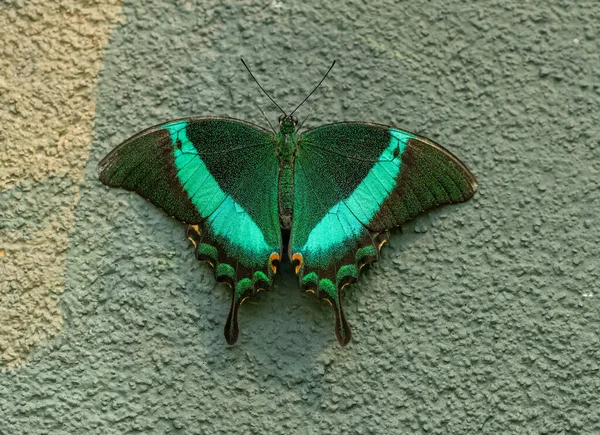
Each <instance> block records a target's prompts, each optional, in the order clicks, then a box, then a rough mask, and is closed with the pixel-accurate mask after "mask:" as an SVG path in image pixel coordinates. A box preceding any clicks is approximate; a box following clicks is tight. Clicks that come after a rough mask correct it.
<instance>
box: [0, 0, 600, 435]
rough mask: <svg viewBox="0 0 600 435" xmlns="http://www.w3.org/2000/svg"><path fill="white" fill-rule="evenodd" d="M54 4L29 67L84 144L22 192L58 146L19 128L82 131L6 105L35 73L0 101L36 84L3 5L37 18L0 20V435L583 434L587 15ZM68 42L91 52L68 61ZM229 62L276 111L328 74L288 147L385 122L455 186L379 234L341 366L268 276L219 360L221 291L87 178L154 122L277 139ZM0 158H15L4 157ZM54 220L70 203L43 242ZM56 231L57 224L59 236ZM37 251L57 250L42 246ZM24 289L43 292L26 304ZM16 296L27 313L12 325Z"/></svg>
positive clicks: (158, 229) (594, 170) (187, 251)
mask: <svg viewBox="0 0 600 435" xmlns="http://www.w3.org/2000/svg"><path fill="white" fill-rule="evenodd" d="M550 3H555V4H552V5H551V4H550ZM32 5H33V6H32ZM60 5H61V6H59V11H62V12H61V13H63V14H64V15H65V17H67V18H66V21H67V22H69V19H68V17H69V16H73V17H86V20H85V23H84V24H82V25H80V26H75V28H76V29H79V30H78V32H79V33H78V32H74V33H73V34H70V33H69V34H67V35H65V38H66V40H65V39H64V38H62V37H58V36H60V35H61V33H60V32H61V30H60V29H61V24H60V22H59V21H55V22H53V21H52V20H50V21H49V22H48V27H47V28H46V30H45V32H48V33H47V34H46V33H42V38H41V39H42V40H41V41H40V42H39V43H37V45H35V47H34V49H35V50H43V48H44V43H49V42H52V41H54V42H52V43H58V42H59V41H62V43H64V41H67V43H65V45H64V48H63V49H62V50H61V53H68V54H69V56H66V59H64V60H60V59H59V60H58V61H57V62H58V64H57V65H58V66H56V67H55V68H56V69H58V70H61V69H60V66H61V65H63V66H66V65H70V66H71V67H72V68H74V70H73V71H74V72H73V74H72V75H71V74H69V75H68V77H70V78H73V77H79V76H77V73H79V74H81V77H83V78H86V80H83V81H82V83H83V84H82V85H81V86H83V90H81V89H79V88H78V87H77V86H74V87H73V91H72V92H73V95H77V92H78V91H79V92H84V91H85V92H88V94H86V95H89V98H91V100H90V101H91V103H90V104H92V105H91V106H89V105H88V106H86V107H87V108H88V109H89V108H90V107H91V108H92V109H93V113H95V122H93V121H94V118H93V117H91V118H90V121H89V129H88V131H89V137H90V139H89V142H91V145H90V143H89V142H88V143H86V146H85V147H84V148H83V151H81V149H80V148H76V147H71V148H69V146H70V144H71V141H70V140H67V141H66V142H65V141H64V140H63V142H64V143H63V148H59V151H60V152H61V153H62V154H59V155H60V156H62V160H61V161H60V162H59V163H60V164H59V163H56V165H58V166H57V167H60V168H62V169H61V170H60V171H59V170H57V171H54V172H52V171H47V176H44V177H38V178H36V177H35V175H31V176H28V175H27V174H35V172H36V165H35V162H36V161H38V160H39V159H41V157H39V159H38V160H36V158H38V157H36V156H43V155H46V152H47V148H48V147H52V146H53V144H55V143H56V141H60V140H61V138H62V136H61V135H60V130H57V128H54V127H52V124H50V126H51V127H52V128H49V130H48V131H51V132H53V133H54V134H56V132H57V131H59V133H58V136H57V137H53V139H51V140H47V143H42V145H44V146H45V148H44V146H41V145H39V143H38V142H32V141H33V140H34V139H35V137H33V138H29V136H28V134H29V133H28V132H30V131H31V129H35V127H36V125H38V124H36V123H34V122H32V121H31V117H32V116H33V117H35V116H42V115H43V116H44V117H45V118H48V119H56V118H57V117H59V118H60V119H65V117H66V119H68V122H65V125H67V126H70V125H73V124H74V123H76V122H78V121H77V120H78V118H77V116H78V113H79V114H80V113H81V109H80V108H79V106H77V105H76V104H74V103H73V101H74V100H73V98H74V97H69V98H65V99H64V100H63V101H60V102H59V103H57V104H58V107H59V108H60V110H57V111H52V110H50V109H45V108H44V106H42V107H40V106H39V104H35V102H36V101H37V100H36V99H39V98H40V97H39V95H38V92H33V91H31V88H27V86H28V83H30V84H31V86H34V85H35V86H37V88H35V89H45V88H46V87H47V86H46V87H45V86H44V83H45V82H44V80H45V77H46V76H45V74H43V71H44V70H43V68H42V69H41V72H40V73H39V74H37V75H35V74H34V75H33V76H31V77H32V78H30V79H27V80H26V79H23V80H22V83H20V84H19V86H17V84H13V83H12V82H10V81H7V80H8V78H9V77H14V74H17V75H18V74H24V71H25V72H27V71H29V70H28V69H27V68H29V69H30V70H32V71H37V70H36V68H37V66H36V65H38V63H36V59H37V57H36V56H32V55H27V56H25V55H21V51H20V50H19V47H20V45H19V44H25V43H26V41H28V40H31V38H32V36H31V35H29V36H28V35H27V31H28V30H27V29H30V28H33V27H35V26H36V25H37V24H36V23H39V20H40V19H38V20H35V19H33V18H29V15H28V14H29V12H27V10H26V8H28V7H33V8H34V9H35V10H36V11H38V12H39V13H40V14H41V15H40V16H41V17H46V18H42V19H46V20H48V17H51V16H52V15H51V14H50V12H51V11H52V10H54V9H48V10H46V9H45V8H54V7H55V6H53V5H52V6H49V5H48V4H46V3H42V2H31V3H29V4H27V5H20V4H18V2H9V3H8V4H5V5H3V6H0V13H1V15H2V17H3V19H4V20H5V21H6V22H7V23H15V22H17V23H19V25H15V26H13V27H6V26H5V28H6V29H8V30H10V32H12V33H9V36H10V38H11V41H13V42H11V44H10V45H9V44H7V45H6V46H5V48H4V50H5V51H4V53H5V54H6V53H7V52H9V51H10V52H11V53H13V55H14V56H13V57H12V58H10V57H9V58H8V60H6V59H7V58H6V56H4V59H5V60H4V61H3V62H5V64H6V63H7V62H8V68H12V69H11V70H10V71H13V72H14V74H12V73H11V74H12V75H10V74H8V72H6V71H7V70H6V69H5V73H4V74H5V75H4V76H3V81H2V82H0V85H2V86H5V87H9V88H10V89H12V91H13V94H12V95H13V96H12V97H11V98H13V99H15V101H16V102H11V101H12V100H9V99H8V98H5V97H0V98H4V99H2V100H0V101H2V110H3V111H6V116H5V115H3V116H5V117H4V118H3V122H2V126H1V127H0V133H1V135H0V157H2V161H3V162H7V161H10V162H12V163H11V165H12V166H10V168H12V169H11V171H12V172H10V175H8V176H7V175H5V176H4V178H1V177H0V181H1V180H4V183H3V184H1V185H0V213H1V214H2V219H1V221H0V267H2V269H0V295H1V296H2V298H1V299H0V302H1V304H2V305H1V310H0V314H1V315H2V318H0V323H1V324H2V329H0V334H1V335H0V352H1V353H2V355H3V359H2V360H0V364H1V365H0V367H2V369H3V370H2V372H1V373H0V434H10V435H12V434H44V433H49V434H124V433H151V434H163V433H169V434H171V433H172V434H196V433H197V434H200V433H202V434H205V433H286V434H288V433H302V434H304V433H365V434H366V433H434V434H447V433H485V434H498V433H506V434H515V433H531V434H538V433H548V434H554V433H564V434H567V433H568V434H579V433H584V434H594V433H600V398H599V397H600V395H599V393H598V392H599V391H600V370H599V359H600V337H599V326H598V325H599V320H600V285H599V284H598V282H599V278H600V217H599V216H600V213H599V212H600V141H599V139H598V138H599V137H600V127H599V126H600V111H599V110H598V107H599V104H600V87H599V81H598V70H599V69H600V50H599V49H598V47H599V45H598V44H599V42H600V35H599V34H598V26H597V23H598V20H600V3H596V2H576V1H565V2H560V3H559V2H541V1H540V2H528V3H526V4H524V5H523V4H521V2H514V3H513V2H508V3H507V2H505V1H500V0H498V1H481V2H470V1H450V2H447V1H438V0H434V1H432V2H427V3H423V2H420V1H419V2H416V1H411V2H393V1H391V0H386V1H384V0H379V1H374V2H369V4H368V5H365V4H364V2H362V1H355V2H338V1H336V2H327V3H323V2H316V1H310V2H291V1H285V2H283V1H272V2H269V1H265V2H256V3H251V2H233V1H232V2H228V4H227V5H223V4H221V2H217V1H203V2H192V1H178V2H173V3H171V2H164V1H159V0H152V1H146V2H134V1H124V2H123V5H122V9H121V5H119V4H118V3H115V4H114V5H113V6H112V8H114V9H113V10H112V11H113V12H111V13H110V14H109V13H107V12H106V11H107V9H106V8H107V7H108V6H107V5H106V3H105V2H102V4H98V5H95V6H94V5H93V4H92V5H91V6H89V7H87V8H85V10H80V9H78V8H73V7H71V9H70V6H68V4H67V3H66V2H65V3H60ZM61 8H62V9H61ZM49 11H50V12H49ZM55 12H56V11H55ZM44 14H45V15H44ZM49 14H50V15H49ZM19 20H20V21H19ZM53 26H54V27H53ZM86 26H87V27H86ZM94 26H99V27H98V28H96V27H94ZM113 26H114V27H113ZM100 27H101V29H102V32H105V33H103V34H105V35H107V37H108V35H109V34H110V31H112V34H111V35H110V38H109V39H108V40H107V44H106V45H105V46H103V45H102V44H101V43H99V42H95V43H92V42H91V41H92V38H94V35H98V34H99V33H98V32H100V30H99V28H100ZM82 29H83V30H82ZM86 29H89V30H86ZM92 30H94V31H92ZM53 32H54V33H53ZM57 35H58V36H57ZM86 35H87V36H86ZM28 38H29V39H28ZM69 38H71V39H69ZM86 38H88V39H86ZM48 41H49V42H48ZM69 41H70V42H69ZM88 43H89V47H90V48H93V49H94V50H93V51H92V52H86V51H77V47H80V48H81V47H87V45H86V44H88ZM78 44H79V45H78ZM72 53H75V54H72ZM240 56H243V57H244V58H245V59H246V60H247V61H248V63H249V64H250V65H251V66H252V68H253V70H254V72H255V73H256V74H257V76H258V77H259V79H260V80H261V81H262V82H263V84H264V86H265V87H266V88H267V89H270V90H273V94H274V97H275V99H276V100H277V101H278V102H279V104H280V105H282V106H283V107H284V108H289V107H292V106H294V105H295V104H297V103H298V102H299V101H301V99H302V98H304V96H305V95H306V93H307V92H308V91H309V90H310V89H311V87H312V86H313V85H314V84H315V83H316V82H317V81H318V80H319V79H320V77H321V74H322V73H323V71H324V70H325V69H326V68H327V66H328V65H329V64H330V62H331V61H332V59H337V60H338V64H337V65H336V67H335V69H334V70H333V71H332V74H331V75H330V78H329V79H328V80H327V81H326V82H325V83H324V85H323V87H322V88H321V89H320V91H319V92H318V96H316V97H315V98H313V99H311V100H310V102H309V104H308V105H307V106H305V107H303V109H302V110H301V112H302V113H299V116H300V117H302V115H306V114H307V113H308V112H309V110H311V109H312V110H313V114H312V116H311V117H310V119H309V121H308V122H307V126H308V127H311V126H316V125H319V124H321V123H328V122H334V121H341V120H364V121H373V122H380V123H386V124H391V125H395V126H398V127H401V128H405V129H407V130H410V131H415V132H418V133H421V134H424V135H426V136H428V137H431V138H432V139H434V140H436V141H438V142H439V143H441V144H443V145H444V146H446V147H448V148H449V149H450V150H452V151H453V152H454V153H456V154H457V155H458V156H459V157H461V158H462V159H463V160H464V161H465V163H467V165H469V167H470V168H471V169H472V170H473V172H474V173H475V174H476V175H477V177H478V180H479V185H480V191H479V193H478V194H477V195H476V197H475V198H474V199H473V200H472V201H470V202H468V203H465V204H461V205H458V206H452V207H445V208H442V209H439V210H435V211H432V212H430V213H427V214H426V215H424V216H422V217H420V218H418V219H417V220H416V221H414V222H412V223H410V224H409V225H406V226H405V227H404V231H403V233H400V232H399V231H397V232H395V233H394V235H393V237H392V239H391V243H390V244H389V245H388V246H386V248H385V249H384V256H383V259H382V260H381V261H380V262H379V263H377V264H376V265H375V266H374V267H372V268H371V270H370V271H369V272H368V273H366V274H365V275H364V276H363V277H362V279H361V281H360V283H359V284H358V285H355V286H353V287H351V288H350V289H349V290H348V291H347V296H346V299H345V307H346V315H347V317H348V321H349V322H350V324H351V326H352V328H353V333H354V339H353V341H352V343H351V344H350V345H349V346H347V347H345V348H340V347H339V346H338V345H337V343H336V341H335V336H334V334H333V313H332V311H331V308H330V307H329V306H328V305H327V304H325V303H319V302H318V301H317V300H316V298H315V297H314V296H312V295H308V294H300V293H299V292H298V291H297V289H296V283H295V278H294V275H293V272H292V270H291V268H288V269H284V273H283V274H282V275H281V276H279V277H278V279H277V281H276V285H275V288H274V291H273V292H270V293H263V294H261V296H260V297H259V298H257V299H256V298H255V299H252V300H250V301H248V302H246V303H245V304H244V305H243V307H242V309H241V317H240V326H241V328H242V331H241V336H240V339H239V341H238V343H237V344H236V345H235V346H233V347H229V346H227V345H226V343H225V340H224V338H223V332H222V328H223V324H224V322H225V319H226V315H227V311H228V307H229V293H228V291H227V290H225V288H224V287H223V286H222V285H219V284H216V283H215V282H214V279H213V277H212V271H211V270H210V269H209V268H208V267H207V266H205V265H202V264H201V263H199V262H197V261H196V260H195V259H194V256H193V253H192V248H191V245H190V244H189V242H188V241H187V240H186V239H185V237H184V234H183V233H184V228H183V226H182V225H181V224H179V223H178V222H176V221H174V220H172V219H170V218H169V217H167V216H164V215H163V214H162V212H160V211H159V210H158V209H156V208H154V207H153V206H151V205H150V204H149V203H147V202H146V201H144V200H143V199H141V198H139V197H138V196H136V195H134V194H131V193H129V192H125V191H118V190H114V189H113V190H108V189H106V188H104V187H103V186H102V185H101V183H100V182H99V181H98V180H97V178H96V175H95V168H96V165H97V163H98V161H99V160H100V159H101V158H102V156H103V155H105V154H106V153H107V152H108V151H109V150H110V149H112V148H113V147H114V146H115V145H117V144H118V143H120V142H121V141H122V140H124V139H125V138H127V137H129V136H130V135H132V134H133V133H135V132H137V131H139V130H140V129H142V128H144V127H147V126H150V125H153V124H156V123H158V122H162V121H165V120H168V119H173V118H178V117H181V116H186V115H190V114H198V115H227V116H232V117H237V118H241V119H246V120H249V121H253V122H256V123H259V124H264V123H265V121H264V120H263V119H262V115H261V114H260V112H259V110H258V109H257V108H256V106H255V104H254V103H253V100H257V101H259V104H260V106H261V107H263V108H264V110H266V111H267V112H268V114H269V115H270V116H271V117H272V119H273V120H274V119H276V116H277V112H276V111H275V110H273V108H272V106H270V105H269V102H268V100H267V99H266V97H264V96H262V95H261V94H260V91H259V90H258V89H257V87H256V86H255V85H254V84H253V83H252V81H251V79H250V78H249V77H248V75H247V73H246V72H245V70H244V69H243V67H242V65H241V63H240V62H239V57H240ZM11 59H14V60H11ZM77 65H83V66H81V67H80V70H77ZM99 70H100V72H99V73H98V71H99ZM61 71H62V70H61ZM65 80H67V79H66V78H65V79H60V80H57V81H56V82H55V84H53V87H52V88H51V89H53V90H55V92H57V95H62V94H63V93H64V90H62V89H61V84H63V83H64V82H65ZM6 83H9V85H10V86H8V85H6ZM21 89H22V90H21ZM27 89H30V92H27V91H26V90H27ZM68 95H71V94H68ZM19 98H20V99H19ZM28 99H29V100H28ZM28 101H30V102H31V104H29V105H27V104H28ZM50 101H53V100H52V98H50ZM86 101H88V100H86ZM23 105H25V106H26V107H27V108H28V110H16V111H15V110H14V107H17V108H19V107H23ZM50 107H51V105H50ZM61 110H63V112H61ZM69 116H72V118H69ZM7 120H8V121H7ZM24 120H29V121H24ZM15 124H17V125H18V128H13V127H12V126H13V125H15ZM86 125H88V124H86ZM21 131H22V132H24V133H23V136H24V137H26V138H28V139H27V140H20V139H19V137H21V136H20V135H19V134H17V133H19V132H21ZM15 132H16V133H15ZM25 132H27V133H25ZM11 134H12V136H10V135H11ZM34 136H35V135H34ZM9 137H13V138H15V137H16V139H14V140H8V138H9ZM44 137H48V135H45V136H44ZM77 137H80V136H77V135H73V138H72V142H73V143H75V141H76V138H77ZM32 144H36V145H35V146H34V145H32ZM19 147H25V148H26V149H28V150H29V148H27V147H31V150H30V151H28V153H29V154H26V155H25V156H22V157H21V158H19V157H18V156H20V155H21V154H19V153H20V152H19V151H18V150H19V149H20V148H19ZM70 150H73V151H70ZM76 150H79V151H76ZM51 155H52V154H51ZM88 155H89V160H88ZM86 160H87V164H85V162H86ZM19 165H20V166H19ZM78 165H79V166H80V167H81V176H74V175H73V173H74V172H73V171H76V168H77V167H79V166H78ZM84 165H85V168H84ZM2 167H6V166H0V168H2ZM15 168H16V169H15ZM69 168H71V169H69ZM73 168H75V169H73ZM6 173H8V172H5V174H6ZM74 189H75V190H74ZM65 198H73V200H72V204H73V207H69V206H68V204H70V203H68V201H67V205H66V206H65V208H64V210H63V211H61V212H60V213H59V214H58V215H55V221H56V222H55V223H54V224H52V222H54V221H52V220H50V221H48V219H50V218H47V216H49V215H51V213H50V210H54V213H56V209H57V206H58V205H60V204H63V202H61V201H62V200H65ZM61 213H64V216H72V224H69V225H65V227H64V228H63V227H61V226H60V225H59V223H61V222H63V221H65V219H66V218H63V215H62V214H61ZM45 216H46V217H45ZM48 222H50V223H48ZM68 222H71V221H68ZM43 229H45V231H42V230H43ZM55 234H64V235H65V237H66V238H65V242H64V248H60V249H59V248H53V246H57V245H55V244H53V243H49V242H47V241H48V240H51V241H52V240H53V239H52V237H54V236H55ZM28 237H29V238H28ZM38 241H39V244H38ZM25 242H27V243H28V245H26V247H27V249H29V251H28V252H31V256H30V257H27V258H28V260H27V261H25V260H23V259H22V257H19V255H20V253H21V252H22V249H24V248H23V246H25ZM44 243H46V245H44ZM39 246H43V247H44V248H43V249H42V248H40V249H36V247H39ZM61 246H62V245H61ZM61 256H62V257H61ZM49 258H57V259H58V260H56V261H59V260H60V258H64V264H63V263H60V264H59V263H55V262H52V261H49V260H48V259H49ZM45 262H46V263H50V265H49V266H48V265H46V263H45ZM57 264H58V266H57ZM46 267H48V268H50V269H51V270H52V271H53V272H52V273H53V274H54V275H53V276H58V277H61V279H62V283H61V281H60V280H58V281H57V282H56V283H55V284H53V285H52V286H51V288H46V287H48V284H47V283H46V282H45V279H44V277H45V276H46V275H45V271H46V270H50V269H45V268H46ZM56 267H58V269H56ZM57 270H58V272H57ZM30 274H33V275H31V276H35V277H36V278H35V279H29V278H28V277H29V276H30ZM52 282H53V283H54V281H52ZM44 285H46V287H44ZM40 288H46V290H45V293H44V295H46V296H47V295H48V294H54V296H52V297H51V298H50V299H51V300H56V301H57V302H56V303H55V304H54V305H52V304H51V303H49V302H47V301H48V300H49V299H48V297H46V296H44V295H42V296H39V295H37V293H35V291H36V289H40ZM52 292H54V293H52ZM59 293H60V296H57V294H59ZM32 294H33V295H34V296H32ZM36 295H37V296H36ZM28 298H30V300H31V301H32V302H31V303H32V304H33V306H34V307H35V309H32V310H31V312H30V314H31V313H33V314H31V315H30V316H29V317H27V316H25V315H23V312H22V311H18V310H17V309H16V308H15V307H20V306H21V305H20V302H21V301H23V300H29V299H28ZM19 310H20V308H19ZM32 319H33V320H32ZM40 319H46V320H47V321H44V322H45V323H40ZM36 322H37V323H36ZM40 325H41V326H40ZM48 325H52V326H48ZM27 331H29V333H28V332H27ZM15 349H17V350H15Z"/></svg>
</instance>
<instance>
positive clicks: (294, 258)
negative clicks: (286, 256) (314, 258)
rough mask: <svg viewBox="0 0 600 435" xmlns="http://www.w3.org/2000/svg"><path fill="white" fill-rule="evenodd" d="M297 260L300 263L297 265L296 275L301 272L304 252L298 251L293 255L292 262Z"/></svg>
mask: <svg viewBox="0 0 600 435" xmlns="http://www.w3.org/2000/svg"><path fill="white" fill-rule="evenodd" d="M296 260H298V264H297V265H296V275H298V272H300V268H301V267H302V261H303V259H302V254H300V253H298V252H297V253H295V254H294V255H292V263H293V262H294V261H296Z"/></svg>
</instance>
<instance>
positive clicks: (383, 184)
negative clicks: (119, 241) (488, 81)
mask: <svg viewBox="0 0 600 435" xmlns="http://www.w3.org/2000/svg"><path fill="white" fill-rule="evenodd" d="M334 64H335V62H334ZM244 65H245V64H244ZM331 67H333V65H332V66H331ZM246 68H247V67H246ZM330 70H331V68H330V69H329V71H330ZM329 71H328V72H327V73H329ZM326 76H327V74H325V76H324V77H323V79H322V80H321V82H320V83H319V85H320V84H321V83H322V81H323V80H324V79H325V77H326ZM252 77H253V78H254V76H252ZM254 80H256V79H254ZM257 83H258V82H257ZM319 85H317V88H318V86H319ZM259 87H260V88H261V89H262V87H261V86H260V84H259ZM315 90H316V88H315ZM263 91H264V89H263ZM313 92H314V90H313ZM265 94H266V91H265ZM310 95H312V92H311V93H310V94H309V96H308V97H310ZM267 96H268V97H269V98H271V97H270V96H269V95H268V94H267ZM308 97H306V99H308ZM306 99H305V100H304V101H306ZM271 101H273V100H272V98H271ZM304 101H303V102H302V103H304ZM273 103H275V102H274V101H273ZM302 103H301V104H300V105H302ZM275 104H276V103H275ZM276 105H277V104H276ZM300 105H299V106H298V107H300ZM277 107H279V106H277ZM298 107H296V109H295V110H297V109H298ZM295 110H294V111H293V112H292V113H291V114H290V115H287V114H285V112H283V110H282V112H283V115H282V116H280V117H279V127H280V131H279V132H278V133H275V132H274V131H269V130H267V129H265V128H263V127H260V126H258V125H255V124H251V123H249V122H245V121H240V120H237V119H232V118H225V117H191V118H184V119H180V120H176V121H171V122H168V123H166V124H161V125H158V126H155V127H151V128H149V129H147V130H144V131H142V132H141V133H138V134H137V135H135V136H133V137H132V138H130V139H128V140H126V141H125V142H124V143H122V144H121V145H120V146H118V147H117V148H116V149H114V150H113V151H112V152H111V153H110V154H108V155H107V156H106V157H105V158H104V159H103V160H102V161H101V162H100V164H99V167H98V173H99V177H100V180H101V181H102V182H103V183H104V184H106V185H108V186H113V187H122V188H125V189H128V190H133V191H135V192H137V193H139V194H140V195H141V196H143V197H144V198H146V199H147V200H149V201H151V202H152V203H154V204H155V205H157V206H158V207H160V208H162V209H163V210H164V211H165V212H166V213H168V214H169V215H170V216H173V217H174V218H175V219H177V220H179V221H181V222H183V223H186V224H188V227H187V231H186V235H187V237H188V238H189V239H190V240H191V242H192V243H193V245H194V249H195V254H196V257H197V258H198V259H199V260H204V261H208V262H209V263H210V264H211V266H213V267H214V271H215V278H216V279H217V281H220V282H226V283H227V284H229V286H230V287H231V289H232V298H231V309H230V311H229V316H228V318H227V322H226V325H225V338H226V339H227V342H228V343H229V344H233V343H235V341H236V340H237V338H238V335H239V328H238V319H237V318H238V310H239V307H240V305H241V303H242V302H243V301H244V300H246V299H247V298H248V297H251V296H253V295H255V294H256V293H257V292H258V291H259V290H268V289H269V288H270V287H271V285H272V283H273V276H274V275H275V274H276V273H277V270H278V267H279V264H280V262H281V261H282V259H284V258H286V257H284V251H285V252H286V254H287V255H286V256H287V259H288V260H289V261H291V262H292V264H293V265H294V268H295V272H296V274H297V276H298V283H299V285H300V287H301V289H302V290H304V291H310V292H314V293H316V295H317V296H318V297H319V298H324V299H326V300H328V301H329V302H330V303H331V305H332V306H333V308H334V311H335V333H336V336H337V339H338V341H339V343H340V344H342V345H346V344H347V343H348V342H349V341H350V339H351V332H350V328H349V326H348V323H347V322H346V319H345V316H344V312H343V309H342V289H343V288H344V287H345V286H346V285H348V284H351V283H354V282H356V281H357V280H358V278H359V275H360V271H361V268H362V267H363V266H365V265H366V264H368V263H371V262H373V261H376V260H377V259H378V258H379V253H380V250H381V247H382V245H383V244H384V243H385V242H386V241H387V239H388V230H389V229H390V228H393V227H397V226H399V225H402V224H403V223H405V222H406V221H408V220H410V219H412V218H413V217H415V216H417V215H418V214H420V213H422V212H423V211H425V210H428V209H430V208H432V207H435V206H438V205H441V204H448V203H457V202H462V201H466V200H467V199H469V198H471V197H472V196H473V194H474V193H475V191H476V190H477V182H476V180H475V177H474V176H473V174H472V173H471V172H470V171H469V170H468V169H467V167H466V166H465V165H464V164H463V163H462V162H461V161H460V160H459V159H458V158H457V157H455V156H454V155H453V154H452V153H450V152H449V151H447V150H446V149H444V148H443V147H442V146H440V145H438V144H436V143H435V142H433V141H432V140H430V139H427V138H425V137H422V136H418V135H415V134H413V133H409V132H407V131H404V130H400V129H397V128H393V127H389V126H386V125H381V124H372V123H365V122H340V123H335V124H329V125H323V126H320V127H317V128H314V129H311V130H308V131H305V132H303V133H299V132H298V130H299V128H298V127H297V126H298V120H297V119H296V118H295V117H294V116H293V113H294V112H295Z"/></svg>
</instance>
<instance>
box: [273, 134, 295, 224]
mask: <svg viewBox="0 0 600 435" xmlns="http://www.w3.org/2000/svg"><path fill="white" fill-rule="evenodd" d="M296 144H297V135H296V133H291V134H283V133H280V134H279V136H278V138H277V148H278V152H279V224H280V226H281V228H283V229H286V230H289V229H290V228H291V227H292V216H293V212H294V158H295V152H296Z"/></svg>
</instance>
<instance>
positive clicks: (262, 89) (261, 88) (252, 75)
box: [240, 58, 287, 116]
mask: <svg viewBox="0 0 600 435" xmlns="http://www.w3.org/2000/svg"><path fill="white" fill-rule="evenodd" d="M240 60H241V61H242V63H243V64H244V66H245V67H246V69H247V70H248V72H249V73H250V77H252V78H253V79H254V81H255V82H256V84H257V85H258V87H259V88H260V90H261V91H263V92H264V93H265V95H266V96H267V97H269V100H271V101H272V102H273V104H275V105H276V106H277V108H278V109H279V110H281V113H283V116H287V115H286V114H285V112H284V111H283V109H282V108H281V107H279V104H277V103H276V102H275V100H273V98H271V96H270V95H269V94H268V93H267V91H265V89H264V88H263V87H262V86H261V85H260V83H258V80H256V77H254V74H252V71H250V68H248V65H246V62H244V59H242V58H240Z"/></svg>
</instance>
